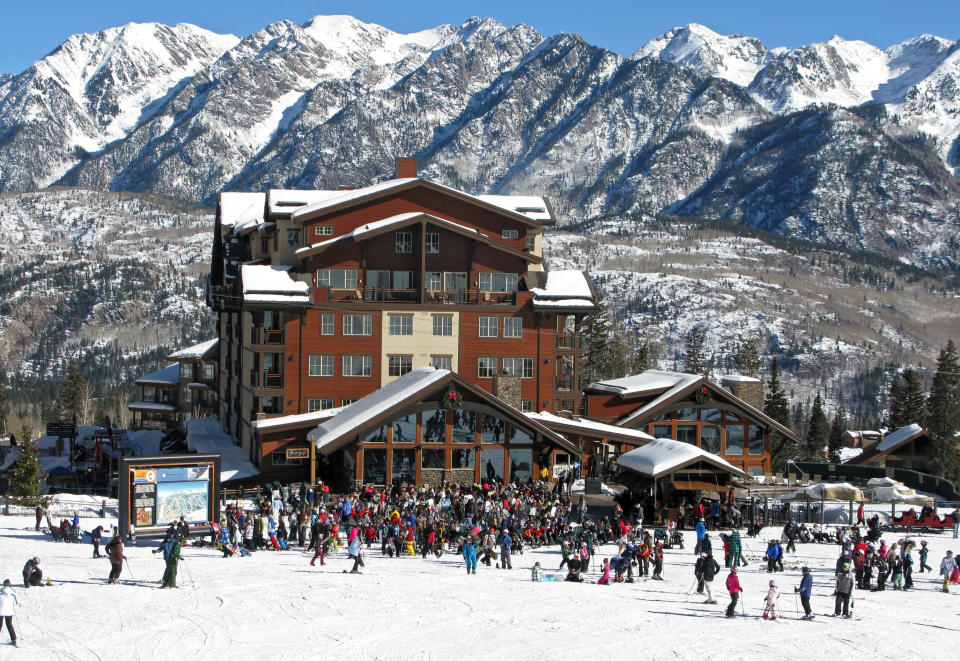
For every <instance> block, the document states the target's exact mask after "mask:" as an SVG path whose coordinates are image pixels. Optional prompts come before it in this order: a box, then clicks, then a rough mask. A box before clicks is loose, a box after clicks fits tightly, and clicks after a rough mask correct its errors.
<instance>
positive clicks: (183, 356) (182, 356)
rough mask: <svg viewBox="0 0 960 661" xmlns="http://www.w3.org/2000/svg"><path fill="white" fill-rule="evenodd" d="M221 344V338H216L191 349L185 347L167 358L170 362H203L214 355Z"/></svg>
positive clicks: (195, 345)
mask: <svg viewBox="0 0 960 661" xmlns="http://www.w3.org/2000/svg"><path fill="white" fill-rule="evenodd" d="M219 343H220V338H218V337H215V338H213V339H212V340H206V341H205V342H200V343H199V344H194V345H193V346H190V347H184V348H183V349H180V350H179V351H174V352H173V353H172V354H170V355H169V356H167V358H168V359H169V360H203V359H205V358H209V357H210V356H212V355H213V352H214V350H215V349H216V348H217V345H218V344H219Z"/></svg>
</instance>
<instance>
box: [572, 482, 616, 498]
mask: <svg viewBox="0 0 960 661" xmlns="http://www.w3.org/2000/svg"><path fill="white" fill-rule="evenodd" d="M585 484H586V480H584V479H579V480H576V481H575V482H574V483H573V486H572V487H571V489H570V491H571V493H583V491H584V488H585V486H584V485H585ZM600 493H602V494H603V495H605V496H616V495H618V494H619V493H620V492H619V491H617V490H616V489H614V488H613V487H611V486H608V485H607V483H606V482H601V483H600Z"/></svg>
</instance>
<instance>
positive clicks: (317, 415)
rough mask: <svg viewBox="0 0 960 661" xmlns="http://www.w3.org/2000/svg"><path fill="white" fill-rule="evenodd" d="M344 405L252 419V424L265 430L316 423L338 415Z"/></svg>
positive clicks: (255, 427)
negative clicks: (264, 418)
mask: <svg viewBox="0 0 960 661" xmlns="http://www.w3.org/2000/svg"><path fill="white" fill-rule="evenodd" d="M345 408H346V407H345V406H340V407H338V408H335V409H323V410H322V411H311V412H310V413H297V414H294V415H283V416H280V417H278V418H267V419H266V420H254V421H253V423H252V425H253V428H254V429H256V430H258V431H265V430H268V429H273V428H274V427H286V426H287V425H297V424H300V423H303V424H309V423H311V422H312V423H316V424H319V423H321V422H323V421H324V420H329V419H330V418H332V417H333V416H335V415H338V414H339V413H340V412H341V411H342V410H343V409H345Z"/></svg>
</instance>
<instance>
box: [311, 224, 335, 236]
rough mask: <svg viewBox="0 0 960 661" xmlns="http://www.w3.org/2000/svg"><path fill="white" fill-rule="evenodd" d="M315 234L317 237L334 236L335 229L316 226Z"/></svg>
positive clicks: (314, 228)
mask: <svg viewBox="0 0 960 661" xmlns="http://www.w3.org/2000/svg"><path fill="white" fill-rule="evenodd" d="M313 233H314V234H315V235H317V236H333V227H332V226H330V225H314V227H313Z"/></svg>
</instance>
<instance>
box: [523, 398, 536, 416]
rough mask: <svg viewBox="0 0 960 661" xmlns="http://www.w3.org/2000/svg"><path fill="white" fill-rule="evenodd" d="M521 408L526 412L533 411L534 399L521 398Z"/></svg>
mask: <svg viewBox="0 0 960 661" xmlns="http://www.w3.org/2000/svg"><path fill="white" fill-rule="evenodd" d="M520 410H521V411H523V412H524V413H532V412H533V400H532V399H522V400H520Z"/></svg>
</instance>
